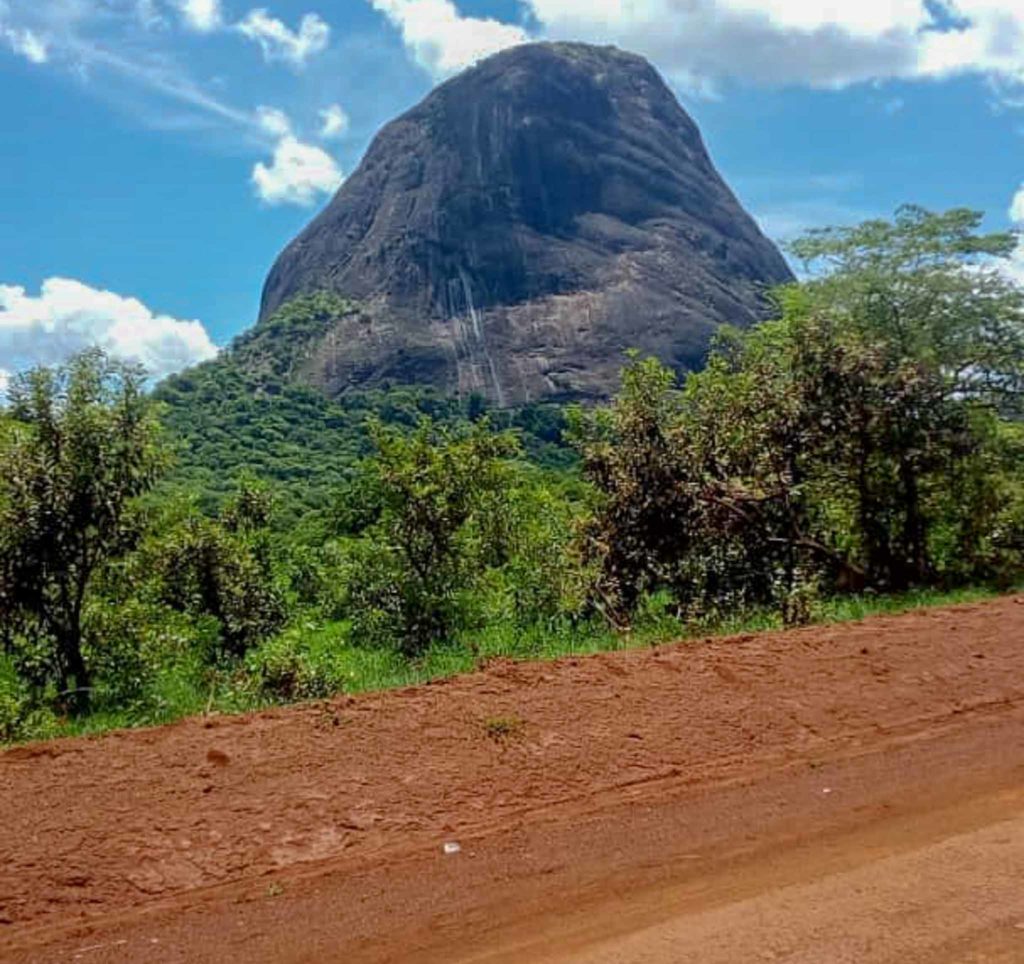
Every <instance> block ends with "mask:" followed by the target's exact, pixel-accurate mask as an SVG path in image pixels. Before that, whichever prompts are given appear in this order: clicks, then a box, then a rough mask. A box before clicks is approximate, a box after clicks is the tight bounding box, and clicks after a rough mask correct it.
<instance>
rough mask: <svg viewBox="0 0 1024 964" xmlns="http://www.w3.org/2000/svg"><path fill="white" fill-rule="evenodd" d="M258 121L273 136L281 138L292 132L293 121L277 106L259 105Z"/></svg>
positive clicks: (262, 128) (257, 110) (257, 109)
mask: <svg viewBox="0 0 1024 964" xmlns="http://www.w3.org/2000/svg"><path fill="white" fill-rule="evenodd" d="M256 123H258V124H259V126H260V129H261V130H263V131H265V132H266V133H267V134H270V136H271V137H274V138H281V137H285V136H287V135H288V134H290V133H291V132H292V122H291V121H290V120H289V119H288V115H287V114H286V113H285V112H284V111H283V110H278V109H277V108H276V107H257V108H256Z"/></svg>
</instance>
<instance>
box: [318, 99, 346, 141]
mask: <svg viewBox="0 0 1024 964" xmlns="http://www.w3.org/2000/svg"><path fill="white" fill-rule="evenodd" d="M320 120H321V125H320V136H321V137H322V138H323V139H324V140H327V141H329V140H334V139H335V138H338V137H344V136H345V135H346V134H347V133H348V125H349V119H348V114H346V113H345V111H344V109H343V108H342V107H341V106H340V105H338V104H331V106H330V107H325V108H324V109H323V110H322V111H320Z"/></svg>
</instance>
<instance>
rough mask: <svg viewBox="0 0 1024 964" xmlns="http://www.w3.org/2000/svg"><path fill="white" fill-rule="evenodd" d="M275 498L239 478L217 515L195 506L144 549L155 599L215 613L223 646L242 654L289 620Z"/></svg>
mask: <svg viewBox="0 0 1024 964" xmlns="http://www.w3.org/2000/svg"><path fill="white" fill-rule="evenodd" d="M272 512H273V501H272V498H271V496H270V494H269V493H268V492H267V491H266V489H264V488H263V487H261V486H259V485H257V484H255V483H253V482H247V483H243V484H242V485H241V486H240V488H239V490H238V492H237V493H236V494H235V496H234V497H233V498H232V500H231V501H230V502H229V503H228V505H227V506H226V507H225V508H224V510H223V512H222V513H221V516H220V518H219V519H210V518H207V517H205V516H203V515H201V514H199V513H197V512H195V511H192V512H190V513H188V515H187V516H186V517H185V518H184V520H183V521H182V522H181V523H180V524H178V525H177V526H175V527H173V528H172V529H171V531H170V532H169V533H167V534H166V535H164V536H163V537H162V538H160V539H158V540H156V541H155V542H154V543H153V544H152V545H151V546H149V547H148V553H147V554H148V556H149V558H150V569H151V571H152V572H153V573H155V575H156V579H157V583H158V590H157V592H158V596H159V598H160V600H161V601H162V602H163V603H164V604H166V605H168V606H170V607H171V608H172V609H175V610H177V611H179V612H182V613H187V614H190V615H191V616H194V617H213V619H215V620H216V621H217V625H218V626H219V634H220V641H221V649H222V651H223V652H224V653H225V654H227V655H229V656H233V657H238V656H242V655H243V654H244V653H246V652H247V651H248V650H250V649H252V648H253V647H254V646H256V645H257V644H258V643H260V642H262V641H263V640H265V639H267V638H268V637H270V636H272V635H273V634H274V633H275V632H277V630H279V629H280V628H281V627H282V626H283V625H284V624H285V622H286V620H287V617H288V609H287V605H286V600H285V597H284V594H283V593H282V592H281V590H280V588H279V586H278V580H277V577H276V573H275V571H274V555H275V552H274V545H273V537H272V534H271V532H270V523H271V516H272Z"/></svg>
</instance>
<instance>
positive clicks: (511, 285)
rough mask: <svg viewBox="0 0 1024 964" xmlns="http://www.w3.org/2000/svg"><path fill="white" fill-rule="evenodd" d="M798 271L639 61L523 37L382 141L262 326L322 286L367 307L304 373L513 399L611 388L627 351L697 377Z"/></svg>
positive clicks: (310, 241)
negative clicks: (725, 329)
mask: <svg viewBox="0 0 1024 964" xmlns="http://www.w3.org/2000/svg"><path fill="white" fill-rule="evenodd" d="M790 279H791V275H790V272H789V269H788V267H787V266H786V263H785V261H784V260H783V259H782V257H781V255H780V254H779V252H778V251H777V249H776V248H775V246H774V245H773V244H772V243H771V242H770V241H768V240H767V239H766V238H765V237H764V236H763V235H762V234H761V232H760V231H759V230H758V228H757V225H756V224H755V223H754V221H753V220H752V219H751V218H750V217H749V216H748V215H747V214H746V213H745V212H744V210H743V209H742V207H741V206H740V204H739V203H738V201H737V200H736V198H735V197H734V195H733V194H732V192H731V191H730V190H729V188H728V187H727V186H726V184H725V183H724V181H723V180H722V178H721V177H720V176H719V174H718V172H717V171H716V170H715V167H714V165H713V164H712V162H711V160H710V158H709V156H708V152H707V150H706V149H705V147H704V144H703V141H702V139H701V135H700V132H699V130H698V129H697V126H696V125H695V124H694V122H693V121H692V120H691V118H690V117H689V116H688V115H687V114H686V112H685V111H684V110H683V108H682V107H681V106H680V105H679V103H678V101H677V100H676V98H675V97H674V96H673V94H672V92H671V91H670V90H669V88H668V87H667V86H666V84H665V82H664V81H663V80H662V79H661V77H660V76H659V75H658V74H657V72H656V71H655V70H654V69H653V68H652V67H651V65H650V64H649V63H647V62H646V61H645V60H643V59H642V58H640V57H637V56H634V55H632V54H628V53H624V52H622V51H620V50H617V49H614V48H608V47H602V48H598V47H591V46H586V45H582V44H561V43H560V44H530V45H525V46H521V47H517V48H513V49H511V50H507V51H504V52H502V53H499V54H497V55H495V56H493V57H491V58H489V59H487V60H485V61H483V62H482V63H480V64H479V65H478V66H476V67H473V68H471V69H469V70H467V71H465V72H464V73H462V74H460V75H459V76H457V77H455V78H454V79H452V80H450V81H448V82H447V83H445V84H442V85H441V86H440V87H438V88H437V89H435V90H434V91H433V92H432V93H431V94H430V95H429V96H428V97H427V98H426V99H425V100H424V101H423V102H422V103H420V104H419V105H418V106H417V107H415V108H413V109H412V110H411V111H409V112H408V113H407V114H405V115H403V116H402V117H399V118H398V119H397V120H394V121H392V122H391V123H390V124H388V125H387V126H386V127H385V128H384V129H383V130H382V131H381V132H380V133H379V135H378V136H377V137H376V139H375V140H374V142H373V144H372V145H371V147H370V149H369V151H368V152H367V154H366V157H365V159H364V160H363V162H362V164H361V165H360V166H359V168H358V170H356V172H355V173H354V174H353V175H352V176H351V177H350V178H349V179H348V180H347V181H346V182H345V184H344V185H343V186H342V187H341V189H340V190H339V191H338V193H337V195H336V196H335V197H334V199H333V200H332V201H331V202H330V204H329V205H328V206H327V208H326V209H325V210H324V211H323V212H322V213H321V214H320V215H319V216H318V217H316V218H315V220H314V221H313V222H312V223H311V224H310V225H309V226H308V227H307V228H306V229H305V230H304V231H303V232H302V233H301V234H300V235H299V236H298V237H297V238H296V239H295V240H294V241H293V242H292V243H291V244H290V245H288V247H287V248H286V249H285V250H284V252H283V253H282V254H281V255H280V256H279V258H278V259H277V262H276V263H275V264H274V266H273V269H272V270H271V272H270V275H269V277H268V278H267V281H266V285H265V287H264V291H263V301H262V309H261V324H266V323H268V321H269V320H270V319H271V318H272V316H274V314H275V312H277V311H278V309H280V308H281V307H282V306H283V305H286V304H287V303H288V302H290V301H291V300H292V299H294V298H296V297H298V296H300V295H310V294H314V293H320V292H330V293H333V294H335V295H338V296H341V297H344V298H345V299H346V300H347V301H349V302H350V303H351V302H354V303H356V304H357V305H358V309H357V310H350V311H347V312H346V313H344V314H342V315H340V316H339V317H337V318H335V319H333V320H332V323H331V324H330V325H328V326H326V327H325V329H324V331H323V332H322V333H321V334H320V335H319V336H318V338H317V339H316V340H315V342H314V343H311V344H310V345H309V346H308V350H307V351H306V352H305V353H304V355H303V362H302V366H301V368H302V370H301V372H299V373H298V374H299V375H300V376H301V378H302V379H304V380H307V381H308V382H309V383H311V384H314V385H316V386H319V387H322V388H323V389H325V390H326V392H327V393H328V395H330V396H332V397H337V396H339V395H342V394H344V393H345V392H347V391H349V390H351V389H355V388H367V387H379V386H387V385H391V384H425V385H430V386H433V387H436V388H440V389H441V390H443V391H445V392H449V393H457V394H461V395H467V394H470V393H479V394H482V395H484V396H486V397H487V398H488V399H489V400H490V401H491V402H492V403H493V404H496V405H498V406H507V405H517V404H522V403H524V402H530V401H535V400H538V399H570V398H577V399H587V398H600V397H604V396H607V395H608V394H610V393H611V392H612V391H613V389H614V387H615V385H616V382H617V376H618V371H619V369H620V367H621V365H622V361H623V352H624V351H625V350H626V349H629V348H638V349H640V350H641V351H643V352H645V353H653V354H655V355H657V356H659V357H660V358H662V359H663V360H665V361H667V362H669V363H671V364H673V365H675V366H676V367H678V368H680V369H685V368H689V367H692V366H694V365H697V364H699V363H700V360H701V358H702V355H703V353H704V351H705V349H706V347H707V344H708V340H709V338H710V337H711V335H712V334H713V332H714V331H715V329H716V328H717V327H718V326H719V325H720V324H721V323H723V322H730V323H733V324H738V325H747V324H750V323H752V322H754V321H755V320H757V319H758V318H759V317H761V316H763V314H764V313H765V310H766V303H765V298H764V294H765V290H766V288H767V287H768V286H770V285H774V284H777V283H780V282H785V281H788V280H790Z"/></svg>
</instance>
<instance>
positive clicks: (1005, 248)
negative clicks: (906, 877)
mask: <svg viewBox="0 0 1024 964" xmlns="http://www.w3.org/2000/svg"><path fill="white" fill-rule="evenodd" d="M981 225H982V217H981V215H980V214H978V213H976V212H973V211H968V210H959V209H957V210H952V211H947V212H943V213H932V212H928V211H925V210H922V209H920V208H916V207H905V208H902V209H900V210H899V211H898V212H897V213H896V215H895V216H894V218H893V219H892V220H889V221H883V220H877V221H869V222H866V223H864V224H861V225H858V226H855V227H849V228H830V229H823V230H819V231H814V232H811V233H810V234H808V235H806V236H805V237H803V238H802V239H801V240H799V241H798V242H796V243H794V244H793V245H792V251H791V254H792V256H793V258H794V259H795V261H797V262H799V263H800V264H801V265H802V268H803V271H802V274H801V277H802V279H803V280H801V281H800V282H799V283H795V284H793V285H790V286H787V287H784V288H782V289H780V290H778V291H775V292H772V293H771V298H772V300H773V304H774V306H775V311H774V313H773V316H772V318H771V319H770V320H768V321H766V322H764V323H762V324H761V325H759V326H757V327H754V328H751V329H743V330H741V329H729V328H726V329H723V330H721V331H720V333H719V335H718V337H717V339H716V341H715V343H714V344H713V345H712V348H711V350H710V353H709V355H708V358H707V361H706V364H705V365H704V367H703V368H702V369H701V370H700V371H699V372H692V373H678V372H675V371H673V370H671V369H670V368H667V367H666V366H665V365H664V364H662V363H661V362H659V361H658V360H657V359H654V358H646V357H641V356H639V355H636V354H631V355H627V356H624V358H623V370H622V377H621V386H620V389H619V392H618V394H617V395H616V397H615V398H614V399H612V400H611V401H610V402H608V403H607V404H604V405H600V406H596V407H579V406H568V407H562V408H560V407H556V406H553V405H535V406H530V407H527V408H525V409H521V410H517V411H489V410H488V407H487V405H486V404H485V402H484V401H483V400H482V399H480V398H475V397H471V398H466V399H450V398H446V397H443V396H441V395H440V394H438V393H435V392H430V391H426V390H422V389H412V388H401V387H396V388H392V389H390V390H380V391H376V392H364V393H358V394H348V395H345V396H343V397H342V398H340V399H338V400H328V399H327V398H326V397H324V396H323V395H321V394H319V393H318V392H316V391H314V390H313V389H310V388H306V387H303V386H302V383H301V377H299V376H301V374H302V371H303V365H304V364H305V363H306V360H307V352H308V349H309V345H310V344H311V343H312V341H313V340H314V339H315V338H316V337H317V336H318V335H319V334H320V333H322V331H323V330H324V329H325V327H326V326H328V325H330V323H331V321H332V320H333V319H335V318H337V317H338V316H339V314H342V313H344V312H345V311H348V310H351V306H349V305H348V304H347V303H346V302H344V301H342V300H341V299H338V298H337V297H335V296H333V295H328V294H318V295H315V296H310V297H304V298H301V299H299V300H297V301H294V302H292V303H291V304H289V305H287V306H286V307H285V308H284V309H282V310H281V311H280V312H279V313H278V314H277V315H275V316H274V317H273V318H271V319H269V320H267V321H265V322H264V323H262V324H260V325H258V326H257V327H256V328H254V329H253V330H252V331H251V332H249V333H247V334H246V335H243V336H242V337H240V338H239V339H237V340H236V341H235V343H233V344H232V345H231V346H230V347H229V348H228V349H227V350H225V351H224V352H222V353H221V355H220V356H219V357H218V358H217V359H215V360H214V361H211V362H208V363H206V364H204V365H201V366H198V367H197V368H194V369H191V370H188V371H186V372H184V373H182V374H179V375H176V376H173V377H171V378H169V379H167V380H165V381H164V382H163V383H161V384H160V385H159V386H157V387H156V388H155V390H153V391H150V390H149V385H148V382H147V376H146V373H145V372H144V371H141V370H139V369H138V368H136V367H133V366H131V365H127V364H125V363H123V362H119V361H116V360H114V359H112V358H109V357H107V356H105V355H104V354H103V353H102V352H100V351H98V350H93V351H88V352H85V353H83V354H81V355H79V356H77V357H76V358H75V359H73V360H72V361H71V362H70V363H68V364H67V365H65V366H61V367H55V368H40V369H35V370H31V371H26V372H23V373H20V374H19V375H18V376H17V377H16V378H15V379H13V381H12V384H11V387H10V390H9V393H8V400H7V403H6V405H5V406H4V407H3V408H0V741H13V740H21V739H31V738H38V737H47V736H52V735H58V734H62V733H75V732H88V731H96V730H100V729H104V728H107V727H110V726H124V725H144V724H153V723H158V722H162V721H166V720H170V719H174V718H177V717H180V716H182V715H186V714H190V713H198V712H204V711H211V710H219V711H229V710H231V711H233V710H243V709H249V708H256V707H261V706H265V705H268V704H273V703H280V702H289V701H297V700H308V699H319V698H325V697H328V696H330V695H333V694H336V693H340V692H357V691H362V690H366V689H373V688H379V687H384V686H393V685H404V684H407V683H409V682H414V681H418V680H424V679H429V678H432V677H436V676H440V675H445V674H450V673H453V672H459V671H464V670H468V669H471V668H473V667H474V666H476V665H478V664H479V663H480V662H481V661H483V660H487V659H489V658H493V657H495V656H510V657H551V656H557V655H560V654H565V653H579V652H588V651H594V650H599V649H607V648H616V647H621V646H628V645H637V644H644V643H653V642H658V641H667V640H673V639H679V638H684V637H694V638H697V637H700V636H703V635H707V634H710V633H717V632H728V631H734V630H737V629H739V628H742V627H757V628H762V627H764V628H766V627H776V626H793V625H800V624H804V623H808V622H813V621H816V620H826V619H839V618H854V617H858V616H861V615H864V614H866V613H869V612H874V611H883V610H890V609H897V608H905V607H909V606H913V605H917V604H920V603H922V602H927V601H930V600H935V599H966V598H973V597H975V596H977V595H984V594H986V593H991V592H999V591H1004V590H1007V589H1010V588H1013V587H1015V586H1019V585H1020V583H1021V580H1022V578H1024V419H1022V416H1024V291H1022V290H1021V289H1020V288H1019V287H1017V286H1015V285H1014V284H1013V283H1012V282H1011V281H1009V280H1008V279H1007V277H1006V275H1005V274H1004V273H1003V272H1002V271H1001V270H1000V262H1001V260H1002V259H1004V258H1006V257H1007V256H1008V255H1009V254H1010V253H1011V252H1012V250H1013V249H1014V247H1015V245H1016V243H1017V238H1016V237H1015V236H1014V235H1013V234H985V233H983V232H982V230H981Z"/></svg>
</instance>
